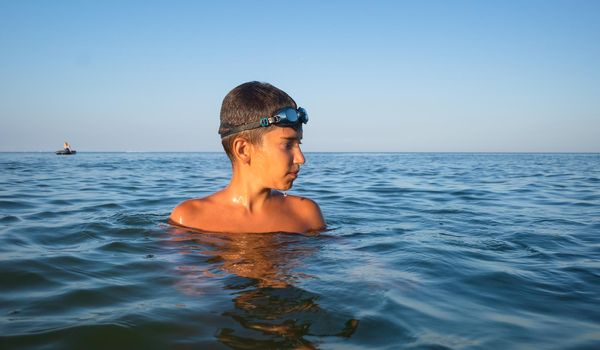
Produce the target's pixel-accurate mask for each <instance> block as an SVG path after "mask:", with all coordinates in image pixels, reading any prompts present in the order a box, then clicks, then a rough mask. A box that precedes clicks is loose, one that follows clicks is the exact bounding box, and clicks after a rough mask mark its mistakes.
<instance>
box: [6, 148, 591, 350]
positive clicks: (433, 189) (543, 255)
mask: <svg viewBox="0 0 600 350" xmlns="http://www.w3.org/2000/svg"><path fill="white" fill-rule="evenodd" d="M305 156H306V161H307V162H306V164H305V166H303V167H302V169H301V172H300V175H299V177H298V179H297V180H296V182H295V184H294V187H293V188H292V189H291V190H290V191H289V193H290V194H294V195H301V196H306V197H309V198H312V199H314V200H315V201H316V202H318V204H319V205H320V207H321V210H322V212H323V214H324V216H325V219H326V221H327V224H328V229H327V230H326V231H324V232H320V233H318V234H289V233H287V234H286V233H274V234H224V233H200V232H196V231H191V230H186V229H182V228H179V227H174V226H171V225H170V224H169V223H168V217H169V214H170V212H171V210H172V209H173V207H174V206H175V205H177V204H178V203H180V202H181V201H183V200H185V199H189V198H195V197H202V196H205V195H208V194H210V193H212V192H214V191H216V190H219V189H220V188H223V187H224V186H226V185H227V184H228V180H229V177H230V174H231V170H230V164H229V161H228V160H227V158H226V156H225V155H224V154H223V153H92V152H89V153H86V152H81V153H78V154H76V155H71V156H57V155H55V154H53V153H43V152H42V153H0V348H1V349H600V154H597V153H575V154H568V153H548V154H545V153H307V154H305ZM273 215H278V214H277V213H276V212H274V213H273Z"/></svg>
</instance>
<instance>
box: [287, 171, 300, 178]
mask: <svg viewBox="0 0 600 350" xmlns="http://www.w3.org/2000/svg"><path fill="white" fill-rule="evenodd" d="M287 174H288V175H290V176H292V177H293V178H294V179H295V178H297V177H298V171H290V172H289V173H287Z"/></svg>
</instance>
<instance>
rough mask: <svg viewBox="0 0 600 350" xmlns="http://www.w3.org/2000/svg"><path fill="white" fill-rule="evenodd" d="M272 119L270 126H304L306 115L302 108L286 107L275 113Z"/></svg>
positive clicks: (306, 119) (306, 120)
mask: <svg viewBox="0 0 600 350" xmlns="http://www.w3.org/2000/svg"><path fill="white" fill-rule="evenodd" d="M273 118H274V120H273V122H271V123H270V124H287V125H289V124H297V123H303V124H306V123H307V122H308V113H306V110H305V109H304V108H302V107H300V108H298V109H294V108H291V107H286V108H283V109H280V110H279V111H277V113H275V115H274V116H273Z"/></svg>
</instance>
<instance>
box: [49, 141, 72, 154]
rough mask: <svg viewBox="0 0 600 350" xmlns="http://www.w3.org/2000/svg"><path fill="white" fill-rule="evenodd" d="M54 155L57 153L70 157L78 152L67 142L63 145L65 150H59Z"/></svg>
mask: <svg viewBox="0 0 600 350" xmlns="http://www.w3.org/2000/svg"><path fill="white" fill-rule="evenodd" d="M54 153H56V154H57V155H59V156H68V155H70V154H75V153H77V151H75V150H73V149H71V145H70V144H69V143H68V142H67V141H65V143H63V149H61V150H58V151H56V152H54Z"/></svg>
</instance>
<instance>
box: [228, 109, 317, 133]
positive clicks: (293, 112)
mask: <svg viewBox="0 0 600 350" xmlns="http://www.w3.org/2000/svg"><path fill="white" fill-rule="evenodd" d="M307 122H308V113H306V110H305V109H304V108H302V107H298V109H295V108H292V107H285V108H282V109H280V110H278V111H277V112H275V114H274V115H273V116H272V117H262V118H260V120H259V121H257V122H251V123H247V124H242V125H240V126H236V127H235V128H232V129H229V130H228V131H226V132H225V133H223V134H222V135H221V138H223V137H227V136H229V135H232V134H235V133H238V132H240V131H245V130H252V129H258V128H266V127H268V126H271V125H280V126H292V125H298V124H300V123H303V124H306V123H307Z"/></svg>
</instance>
